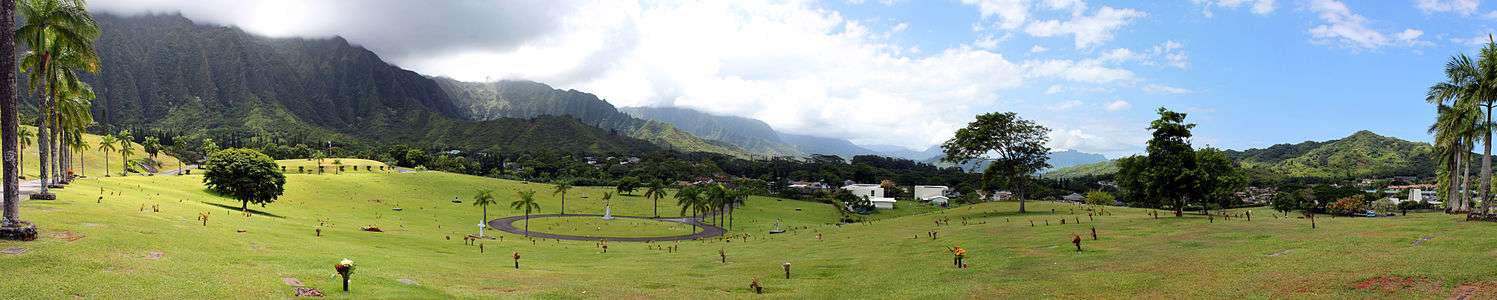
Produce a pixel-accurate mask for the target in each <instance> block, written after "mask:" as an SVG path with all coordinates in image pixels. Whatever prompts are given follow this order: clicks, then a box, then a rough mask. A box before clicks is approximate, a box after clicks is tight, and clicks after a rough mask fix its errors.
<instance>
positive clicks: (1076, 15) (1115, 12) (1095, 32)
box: [962, 0, 1148, 49]
mask: <svg viewBox="0 0 1497 300" xmlns="http://www.w3.org/2000/svg"><path fill="white" fill-rule="evenodd" d="M962 3H963V4H967V5H973V6H976V7H977V10H978V12H979V13H980V14H981V15H982V17H983V18H984V19H992V20H994V27H996V28H997V29H1001V30H1019V29H1023V31H1024V32H1025V33H1028V34H1029V35H1031V36H1036V37H1058V36H1071V37H1072V38H1073V39H1074V40H1075V44H1076V48H1078V49H1081V48H1091V47H1093V46H1096V45H1100V44H1103V43H1106V42H1108V41H1111V40H1112V39H1113V35H1114V34H1116V32H1117V31H1118V30H1119V29H1121V28H1122V27H1123V26H1127V25H1129V24H1131V23H1133V21H1134V20H1136V19H1138V18H1142V17H1144V16H1147V15H1148V14H1146V13H1144V12H1143V11H1139V10H1135V9H1129V8H1113V7H1110V6H1103V7H1102V8H1100V9H1097V10H1096V11H1094V12H1092V14H1090V15H1088V14H1086V12H1087V10H1088V7H1087V5H1086V2H1084V1H1081V0H1043V1H1039V0H962ZM1053 11H1059V12H1063V13H1064V14H1063V16H1064V17H1065V18H1063V19H1048V20H1037V19H1036V18H1037V17H1036V15H1037V14H1041V13H1047V12H1053ZM983 29H984V28H981V26H979V25H977V24H974V25H973V30H974V31H980V30H983Z"/></svg>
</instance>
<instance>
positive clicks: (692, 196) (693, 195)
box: [676, 186, 703, 234]
mask: <svg viewBox="0 0 1497 300" xmlns="http://www.w3.org/2000/svg"><path fill="white" fill-rule="evenodd" d="M702 204H703V202H702V190H701V189H700V188H698V187H695V186H688V187H684V188H681V190H679V191H676V205H677V206H680V207H681V216H686V211H688V210H689V211H691V218H692V219H696V217H697V213H698V212H701V211H702ZM691 228H692V229H691V230H692V231H691V233H693V234H694V233H696V226H692V227H691Z"/></svg>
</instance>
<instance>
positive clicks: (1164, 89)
mask: <svg viewBox="0 0 1497 300" xmlns="http://www.w3.org/2000/svg"><path fill="white" fill-rule="evenodd" d="M1143 90H1144V92H1146V93H1150V94H1175V95H1179V94H1189V93H1192V92H1194V91H1191V90H1188V89H1185V88H1178V87H1173V86H1167V85H1161V84H1149V85H1145V86H1144V88H1143Z"/></svg>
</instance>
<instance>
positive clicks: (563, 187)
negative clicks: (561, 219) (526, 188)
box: [551, 180, 572, 215]
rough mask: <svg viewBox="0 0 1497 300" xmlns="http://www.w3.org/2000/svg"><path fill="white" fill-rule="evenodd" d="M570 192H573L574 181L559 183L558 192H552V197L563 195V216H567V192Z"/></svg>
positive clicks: (557, 184)
mask: <svg viewBox="0 0 1497 300" xmlns="http://www.w3.org/2000/svg"><path fill="white" fill-rule="evenodd" d="M570 190H572V181H569V180H563V181H559V182H557V183H556V191H554V192H551V195H552V196H555V195H556V194H561V214H563V215H565V214H567V191H570Z"/></svg>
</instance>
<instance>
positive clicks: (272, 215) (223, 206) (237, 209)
mask: <svg viewBox="0 0 1497 300" xmlns="http://www.w3.org/2000/svg"><path fill="white" fill-rule="evenodd" d="M198 202H201V203H203V204H207V205H212V206H217V207H222V208H225V209H229V210H232V211H239V207H235V206H233V205H224V204H218V203H213V202H207V201H198ZM249 213H252V214H257V215H261V216H266V217H272V218H278V219H285V218H286V217H282V216H280V215H277V214H273V213H268V212H263V211H258V210H254V209H250V210H249Z"/></svg>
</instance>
